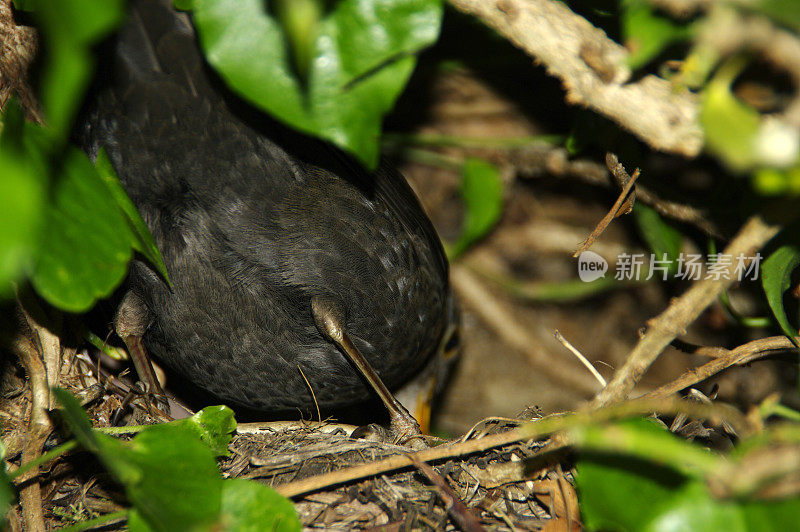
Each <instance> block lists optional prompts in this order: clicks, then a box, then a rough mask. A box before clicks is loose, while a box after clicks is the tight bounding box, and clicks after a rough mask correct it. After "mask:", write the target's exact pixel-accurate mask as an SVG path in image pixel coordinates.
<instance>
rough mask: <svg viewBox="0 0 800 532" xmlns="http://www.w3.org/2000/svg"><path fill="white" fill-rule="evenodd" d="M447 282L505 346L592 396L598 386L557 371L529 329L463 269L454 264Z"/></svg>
mask: <svg viewBox="0 0 800 532" xmlns="http://www.w3.org/2000/svg"><path fill="white" fill-rule="evenodd" d="M450 282H451V283H452V285H453V289H454V290H455V291H456V293H457V294H458V296H459V301H460V302H461V303H462V304H463V305H464V306H466V307H469V308H470V310H472V311H473V312H475V313H476V314H477V315H478V317H479V318H480V319H481V320H482V321H483V322H484V323H485V324H486V325H487V326H488V327H489V328H490V329H492V330H493V331H494V332H495V333H496V334H498V335H499V336H500V337H501V338H503V340H505V342H506V343H507V344H509V345H510V346H511V347H513V348H514V349H518V350H519V351H520V352H522V353H525V355H526V356H527V358H528V360H529V361H530V363H531V364H532V365H533V366H535V367H536V368H537V369H538V370H540V371H542V372H543V373H545V374H547V375H548V376H550V377H551V378H553V379H554V380H556V381H558V382H560V383H562V384H564V385H566V386H569V387H570V388H572V389H574V390H576V391H578V392H581V393H584V394H592V393H595V392H596V390H597V383H596V382H595V381H594V379H591V378H589V376H588V375H586V374H585V373H583V372H575V371H569V370H567V371H563V370H561V371H560V370H559V368H558V365H557V364H553V361H552V360H551V359H550V358H549V357H547V356H546V355H545V352H543V351H542V349H541V348H540V347H539V341H537V339H536V338H535V337H533V336H532V335H531V333H530V331H529V328H528V327H526V326H525V325H523V324H522V323H520V322H519V320H518V319H517V317H516V316H514V314H513V313H511V312H510V311H509V310H508V308H507V306H506V305H503V304H502V303H501V302H499V301H498V300H497V298H496V297H495V296H494V295H493V294H492V293H491V292H490V291H489V290H487V289H486V287H485V286H484V284H483V283H482V282H481V281H480V279H478V278H477V277H476V276H475V275H473V274H472V273H471V272H469V271H468V270H467V269H466V268H464V267H463V266H459V265H453V267H452V268H451V269H450Z"/></svg>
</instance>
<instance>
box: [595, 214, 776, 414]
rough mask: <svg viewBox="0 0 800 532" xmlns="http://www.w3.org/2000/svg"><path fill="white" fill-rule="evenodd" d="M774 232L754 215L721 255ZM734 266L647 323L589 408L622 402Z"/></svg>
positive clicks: (743, 251)
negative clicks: (645, 329)
mask: <svg viewBox="0 0 800 532" xmlns="http://www.w3.org/2000/svg"><path fill="white" fill-rule="evenodd" d="M778 230H779V228H778V227H776V226H771V225H767V224H766V223H765V222H764V221H763V220H762V219H761V218H760V217H758V216H754V217H752V218H750V219H749V220H748V221H747V223H745V225H744V226H743V227H742V229H741V230H740V231H739V234H738V235H737V236H736V238H734V239H733V240H732V241H731V243H730V244H729V245H728V247H727V248H725V251H724V252H723V254H725V255H728V256H731V257H737V256H740V255H750V254H751V253H753V252H754V251H756V250H757V249H760V248H761V247H762V246H763V245H764V244H766V243H767V242H768V241H769V240H770V239H771V238H772V237H773V236H775V235H776V234H777V233H778ZM734 267H735V264H734V263H733V262H732V263H731V264H729V265H728V266H727V267H726V268H725V272H724V273H722V274H721V275H720V276H719V278H718V279H713V278H710V279H703V280H701V281H698V282H696V283H695V284H694V285H693V286H692V287H691V288H690V289H689V290H688V291H687V292H686V293H685V294H683V295H682V296H681V297H679V298H677V299H675V300H673V302H672V304H670V306H669V307H668V308H667V309H666V310H665V311H664V312H662V313H661V314H660V315H659V316H657V317H655V318H653V319H651V320H649V321H648V322H647V332H646V334H645V335H644V336H642V338H641V339H640V340H639V342H638V343H637V344H636V346H635V347H634V349H633V351H631V353H630V354H629V355H628V358H627V360H626V362H625V364H624V365H623V366H622V367H621V368H620V369H618V370H617V372H616V374H615V375H614V378H613V379H612V380H611V382H610V383H609V384H608V386H606V387H605V388H603V390H602V391H601V392H600V393H599V394H597V396H596V397H595V398H594V399H593V401H592V405H594V406H601V405H605V404H608V403H610V402H614V401H619V400H622V399H624V398H625V397H626V396H627V395H628V394H629V393H630V392H631V390H633V388H634V386H636V383H637V382H639V379H641V377H642V375H644V372H645V371H647V369H648V368H649V367H650V365H651V364H652V363H653V362H655V360H656V358H658V356H659V355H660V354H661V352H662V351H663V350H664V348H665V347H667V346H668V345H669V343H670V342H671V341H672V340H673V339H674V338H675V337H676V336H678V335H680V334H684V333H685V332H686V328H687V327H688V326H689V325H690V324H691V323H692V322H694V320H696V319H697V317H698V316H699V315H700V313H701V312H703V310H705V309H706V307H708V306H709V305H710V304H711V303H713V302H714V300H716V298H717V297H719V295H720V294H721V293H722V292H723V291H724V290H726V289H727V288H728V287H729V286H730V285H731V284H732V283H733V282H734V280H735V278H736V276H735V275H734V273H735V272H734Z"/></svg>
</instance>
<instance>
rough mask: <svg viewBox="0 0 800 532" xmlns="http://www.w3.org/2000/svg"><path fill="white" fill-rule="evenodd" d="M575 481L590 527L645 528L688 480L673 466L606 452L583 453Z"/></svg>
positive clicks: (587, 525)
mask: <svg viewBox="0 0 800 532" xmlns="http://www.w3.org/2000/svg"><path fill="white" fill-rule="evenodd" d="M575 481H576V484H577V488H578V496H579V501H580V508H581V513H582V514H583V523H584V525H585V526H586V528H587V530H644V529H645V527H646V526H647V524H648V523H649V522H651V521H652V520H653V519H654V518H655V517H656V516H658V515H659V514H660V512H661V507H662V506H666V505H667V504H668V502H669V500H670V498H671V497H672V496H673V494H674V493H675V491H676V490H678V489H680V487H681V486H683V485H684V484H685V483H686V482H687V480H686V478H685V477H682V476H681V475H679V474H678V473H677V472H675V471H673V470H671V469H669V468H663V467H654V466H653V464H652V463H650V462H646V461H642V460H637V459H634V458H631V457H627V456H624V455H622V456H614V455H605V454H598V455H595V454H582V455H581V456H580V458H579V460H578V463H577V466H576V476H575ZM612 486H613V488H612Z"/></svg>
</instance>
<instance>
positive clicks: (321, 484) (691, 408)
mask: <svg viewBox="0 0 800 532" xmlns="http://www.w3.org/2000/svg"><path fill="white" fill-rule="evenodd" d="M654 412H655V413H658V414H664V415H676V414H679V413H685V414H687V415H688V416H690V417H694V418H700V419H711V420H715V421H719V420H725V421H727V422H728V423H730V425H731V426H732V427H734V428H735V429H736V431H737V432H738V433H739V434H742V435H748V434H751V433H752V432H753V427H752V424H751V423H750V421H749V420H748V419H747V418H746V417H745V416H743V415H742V414H741V413H740V412H738V411H736V410H734V409H732V408H730V407H727V406H725V405H706V404H700V403H694V402H690V401H684V400H681V399H678V398H675V397H664V398H657V399H636V400H632V401H626V402H624V403H619V404H615V405H612V406H608V407H605V408H602V409H599V410H590V409H587V410H583V411H580V412H576V413H573V414H567V415H563V416H550V417H547V418H542V419H539V420H536V421H532V422H530V423H526V424H524V425H522V426H521V427H519V428H516V429H513V430H510V431H508V432H503V433H500V434H491V435H489V436H486V437H484V438H480V439H476V440H469V441H465V442H460V443H454V444H450V445H441V446H439V447H434V448H432V449H425V450H423V451H418V452H416V453H413V454H410V455H399V456H391V457H389V458H385V459H383V460H379V461H377V462H371V463H366V464H362V465H358V466H353V467H349V468H346V469H341V470H338V471H332V472H330V473H324V474H322V475H317V476H314V477H309V478H305V479H302V480H297V481H294V482H289V483H287V484H282V485H280V486H275V489H276V490H277V491H278V492H279V493H281V494H282V495H284V496H286V497H296V496H298V495H303V494H306V493H310V492H312V491H318V490H321V489H323V488H327V487H329V486H334V485H338V484H344V483H347V482H351V481H354V480H358V479H362V478H366V477H371V476H375V475H380V474H382V473H386V472H388V471H394V470H397V469H404V468H407V467H409V466H413V465H414V461H413V460H414V459H416V460H419V461H422V462H430V461H434V460H442V459H445V458H453V457H457V456H465V455H468V454H472V453H477V452H482V451H486V450H488V449H493V448H495V447H502V446H504V445H508V444H511V443H516V442H519V441H522V440H534V439H538V438H542V437H544V436H547V435H550V434H553V433H555V432H558V431H561V430H564V429H568V428H570V427H575V426H581V425H586V424H590V423H603V422H606V421H610V420H614V419H622V418H627V417H632V416H636V415H643V414H644V415H650V414H652V413H654ZM565 444H567V445H568V444H569V439H568V438H561V439H560V440H559V446H558V447H555V448H554V447H547V448H545V449H546V450H543V451H540V452H539V453H537V454H536V455H535V456H541V455H543V454H544V452H550V451H554V450H557V449H558V448H560V447H563V445H565ZM411 457H413V459H412V458H411Z"/></svg>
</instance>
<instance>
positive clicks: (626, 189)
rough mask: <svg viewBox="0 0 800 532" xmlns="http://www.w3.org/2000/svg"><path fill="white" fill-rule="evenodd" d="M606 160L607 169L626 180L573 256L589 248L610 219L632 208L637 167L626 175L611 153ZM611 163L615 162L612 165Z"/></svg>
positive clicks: (637, 172) (637, 176) (637, 175)
mask: <svg viewBox="0 0 800 532" xmlns="http://www.w3.org/2000/svg"><path fill="white" fill-rule="evenodd" d="M612 157H613V158H612ZM606 161H607V163H608V169H609V171H610V172H611V173H612V174H613V175H614V176H615V177H616V176H622V175H624V176H625V177H627V181H626V182H625V184H624V186H623V188H622V192H620V193H619V196H618V197H617V201H616V202H614V205H613V206H612V207H611V210H609V211H608V213H606V215H605V216H603V219H602V220H600V223H598V224H597V226H596V227H595V228H594V230H593V231H592V232H591V234H590V235H589V236H588V237H587V238H586V240H584V241H583V242H582V243H581V245H580V246H578V249H577V250H575V253H573V255H572V256H573V257H577V256H578V255H580V254H581V253H583V252H584V251H586V250H587V249H589V248H590V247H591V245H592V244H594V241H595V240H597V238H598V237H599V236H600V235H602V234H603V232H604V231H605V230H606V228H607V227H608V226H609V224H611V221H612V220H613V219H614V218H617V217H619V216H621V215H623V214H627V213H629V212H631V209H632V208H633V194H634V192H633V185H635V184H636V180H637V179H639V169H638V168H637V169H636V170H634V172H633V175H631V176H628V173H627V172H626V171H625V168H623V167H622V165H621V164H619V162H618V161H617V159H616V156H611V154H609V155H608V156H607V157H606ZM612 163H615V164H613V165H612ZM623 179H624V178H623Z"/></svg>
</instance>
